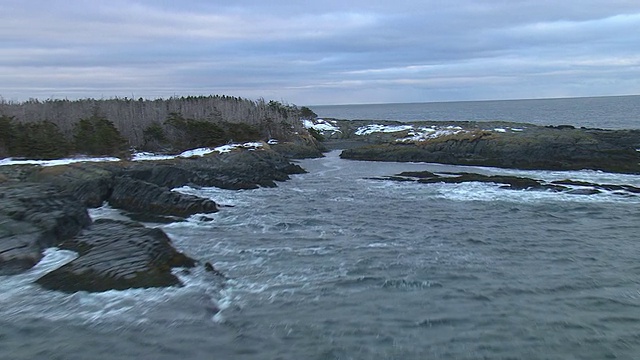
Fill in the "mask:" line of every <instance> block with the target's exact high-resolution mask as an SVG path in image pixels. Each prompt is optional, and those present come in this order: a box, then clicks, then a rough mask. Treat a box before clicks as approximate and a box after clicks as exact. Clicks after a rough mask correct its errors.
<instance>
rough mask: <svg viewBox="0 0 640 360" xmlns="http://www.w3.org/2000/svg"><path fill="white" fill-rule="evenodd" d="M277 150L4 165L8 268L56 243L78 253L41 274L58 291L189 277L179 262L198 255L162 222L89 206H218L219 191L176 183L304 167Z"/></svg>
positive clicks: (149, 214)
mask: <svg viewBox="0 0 640 360" xmlns="http://www.w3.org/2000/svg"><path fill="white" fill-rule="evenodd" d="M302 172H304V170H303V169H302V168H301V167H299V166H298V165H294V164H292V163H290V162H289V161H288V160H287V158H285V157H284V156H282V155H281V154H278V153H276V152H274V151H272V150H268V149H267V150H256V151H248V150H239V151H232V152H229V153H224V154H216V155H211V156H205V157H194V158H188V159H182V158H177V159H173V160H166V161H160V162H120V163H77V164H71V165H62V166H53V167H39V166H16V167H2V169H0V275H7V274H15V273H19V272H21V271H24V270H26V269H29V268H31V267H32V266H33V265H34V264H36V263H37V262H38V261H39V260H40V259H41V258H42V256H43V255H42V253H43V250H44V249H45V248H47V247H51V246H57V247H60V248H63V249H69V250H73V251H76V252H78V253H79V257H78V258H77V259H75V260H73V261H71V262H70V263H68V264H66V265H64V266H62V267H60V268H59V269H57V270H54V271H52V272H50V273H48V274H46V275H44V276H43V277H41V278H40V279H38V280H37V282H38V283H39V284H41V285H42V286H44V287H46V288H48V289H54V290H61V291H66V292H74V291H105V290H110V289H127V288H133V287H157V286H172V285H180V281H179V279H178V278H176V277H175V276H174V275H173V274H172V272H171V269H172V268H173V267H190V266H193V265H194V264H195V261H194V260H193V259H191V258H189V257H188V256H186V255H184V254H182V253H180V252H178V251H177V250H176V249H174V248H173V246H172V245H171V241H170V239H169V238H168V237H167V235H166V234H165V233H164V232H162V231H161V230H159V229H150V228H145V227H144V226H142V225H140V224H138V223H135V222H121V221H113V220H97V221H96V222H95V223H93V224H92V223H91V219H90V218H89V215H88V213H87V210H86V208H87V207H97V206H100V205H102V204H103V203H104V202H105V201H107V202H109V203H110V204H111V205H112V206H113V207H116V208H119V209H122V210H124V211H127V212H129V213H130V214H131V215H132V218H136V219H140V218H144V219H145V220H149V219H153V220H156V219H157V217H171V219H173V220H176V217H177V218H185V217H187V216H190V215H193V214H196V213H211V212H215V211H218V208H217V205H216V203H215V202H214V201H213V200H210V199H203V198H199V197H196V196H192V195H187V194H182V193H179V192H174V191H171V189H172V188H175V187H179V186H183V185H192V186H218V187H221V188H226V189H253V188H257V187H260V186H262V187H273V186H276V183H275V182H276V181H284V180H287V179H289V175H290V174H296V173H302Z"/></svg>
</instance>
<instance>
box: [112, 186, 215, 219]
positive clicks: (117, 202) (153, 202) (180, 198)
mask: <svg viewBox="0 0 640 360" xmlns="http://www.w3.org/2000/svg"><path fill="white" fill-rule="evenodd" d="M109 204H111V205H112V206H113V207H116V208H119V209H123V210H126V211H130V212H137V213H150V214H154V215H168V216H180V217H188V216H190V215H193V214H197V213H211V212H216V211H218V207H217V205H216V203H215V202H214V201H212V200H209V199H203V198H200V197H197V196H193V195H187V194H181V193H178V192H175V191H171V190H170V189H168V188H166V187H161V186H158V185H156V184H152V183H148V182H146V181H141V180H136V179H132V178H129V177H118V178H116V179H115V182H114V186H113V191H112V193H111V196H109Z"/></svg>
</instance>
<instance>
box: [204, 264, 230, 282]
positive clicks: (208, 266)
mask: <svg viewBox="0 0 640 360" xmlns="http://www.w3.org/2000/svg"><path fill="white" fill-rule="evenodd" d="M204 270H205V271H206V272H210V273H212V274H214V275H216V276H220V277H223V278H225V279H226V278H227V277H226V276H225V275H224V274H223V273H222V272H221V271H220V270H218V269H216V268H215V267H213V265H211V263H210V262H206V263H204Z"/></svg>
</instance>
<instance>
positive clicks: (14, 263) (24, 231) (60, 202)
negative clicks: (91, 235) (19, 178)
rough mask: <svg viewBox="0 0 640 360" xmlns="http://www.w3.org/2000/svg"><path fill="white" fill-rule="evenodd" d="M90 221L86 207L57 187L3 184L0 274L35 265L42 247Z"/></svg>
mask: <svg viewBox="0 0 640 360" xmlns="http://www.w3.org/2000/svg"><path fill="white" fill-rule="evenodd" d="M90 223H91V219H90V218H89V214H88V213H87V211H86V208H85V207H84V205H83V204H81V203H80V202H79V201H77V200H76V199H74V198H72V197H70V196H68V195H64V194H60V193H59V192H58V190H57V189H56V188H55V187H52V186H46V185H42V184H34V183H12V184H8V185H5V186H2V187H0V274H10V273H16V272H19V271H22V270H26V269H29V268H31V267H32V266H33V265H35V264H36V263H37V262H38V261H39V260H40V259H41V258H42V250H43V249H45V248H47V247H51V246H54V245H56V244H57V243H58V242H60V241H63V240H67V239H70V238H72V237H73V236H75V235H76V234H78V233H79V232H80V230H81V229H82V228H83V227H86V226H88V225H89V224H90Z"/></svg>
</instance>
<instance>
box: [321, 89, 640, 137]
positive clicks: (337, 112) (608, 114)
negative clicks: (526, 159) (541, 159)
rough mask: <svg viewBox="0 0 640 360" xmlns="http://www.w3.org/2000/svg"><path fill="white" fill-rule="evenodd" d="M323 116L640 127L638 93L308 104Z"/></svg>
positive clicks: (350, 118)
mask: <svg viewBox="0 0 640 360" xmlns="http://www.w3.org/2000/svg"><path fill="white" fill-rule="evenodd" d="M310 108H311V109H312V110H313V111H314V112H316V113H317V114H318V115H319V116H321V117H327V118H337V119H347V120H358V119H366V120H368V119H375V120H398V121H420V120H439V121H452V120H465V121H466V120H469V121H493V120H502V121H515V122H524V123H531V124H536V125H573V126H576V127H580V126H584V127H592V128H604V129H638V128H640V96H639V95H630V96H608V97H583V98H564V99H529V100H495V101H458V102H433V103H407V104H374V105H323V106H310Z"/></svg>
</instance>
